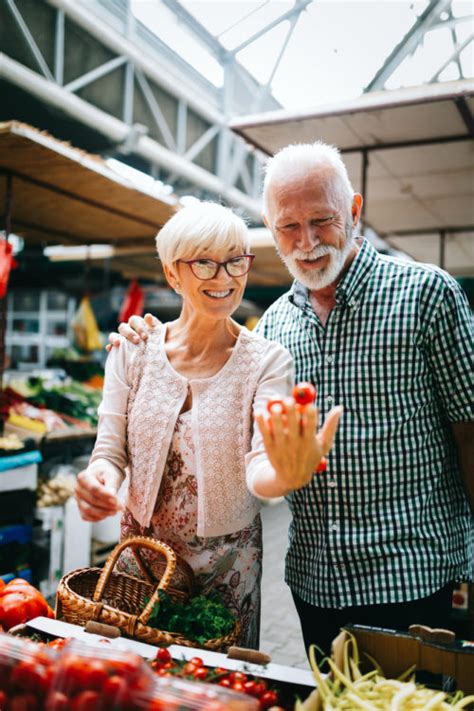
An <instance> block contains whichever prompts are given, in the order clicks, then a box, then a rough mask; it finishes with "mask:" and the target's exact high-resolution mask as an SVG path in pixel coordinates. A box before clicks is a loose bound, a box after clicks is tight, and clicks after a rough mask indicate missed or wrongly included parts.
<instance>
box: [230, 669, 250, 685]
mask: <svg viewBox="0 0 474 711" xmlns="http://www.w3.org/2000/svg"><path fill="white" fill-rule="evenodd" d="M229 679H230V681H231V682H232V684H233V683H234V682H236V681H241V682H242V683H243V682H244V681H247V674H243V673H242V672H239V671H235V672H231V673H230V674H229Z"/></svg>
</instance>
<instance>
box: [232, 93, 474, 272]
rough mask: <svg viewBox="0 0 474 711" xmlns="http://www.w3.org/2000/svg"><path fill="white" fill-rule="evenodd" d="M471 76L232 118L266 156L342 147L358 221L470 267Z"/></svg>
mask: <svg viewBox="0 0 474 711" xmlns="http://www.w3.org/2000/svg"><path fill="white" fill-rule="evenodd" d="M473 110H474V82H473V81H472V80H462V81H456V82H446V83H443V84H429V85H424V86H420V87H411V88H406V89H400V90H397V91H385V92H377V93H368V94H364V95H363V96H361V97H359V98H358V99H355V100H353V101H350V102H345V103H344V104H336V105H331V106H323V107H318V108H316V109H308V110H306V111H298V112H291V111H287V110H279V111H272V112H269V113H265V114H259V115H253V116H246V117H239V118H238V119H236V120H235V121H233V122H232V123H231V127H232V129H233V130H234V131H235V132H236V133H238V134H240V135H241V136H242V137H243V138H244V139H245V140H246V141H247V142H249V143H251V144H252V145H254V146H255V147H256V148H258V149H260V150H262V151H264V152H265V153H267V154H268V155H272V154H274V153H275V152H276V151H278V150H279V149H280V148H282V147H283V146H286V145H287V144H289V143H305V142H313V141H315V140H318V139H321V140H323V141H325V142H327V143H332V144H334V145H336V146H338V148H339V149H340V150H341V152H342V153H343V158H344V161H345V163H346V165H347V168H348V171H349V176H350V178H351V180H352V183H353V186H354V188H355V190H357V191H360V192H362V193H363V194H364V197H365V216H364V217H365V223H366V224H367V225H369V226H371V227H372V228H373V229H374V230H375V231H376V232H377V233H378V234H379V235H380V236H381V237H383V238H384V239H385V240H386V241H387V242H388V243H389V244H391V245H392V246H394V247H395V248H397V249H399V250H402V251H404V252H406V253H408V254H409V255H411V256H412V257H414V258H415V259H417V260H419V261H423V262H430V263H434V264H440V265H441V266H443V267H444V268H445V269H447V270H448V271H450V272H451V273H453V274H455V275H474V200H473V197H474V164H473V141H472V139H473V136H474V121H473Z"/></svg>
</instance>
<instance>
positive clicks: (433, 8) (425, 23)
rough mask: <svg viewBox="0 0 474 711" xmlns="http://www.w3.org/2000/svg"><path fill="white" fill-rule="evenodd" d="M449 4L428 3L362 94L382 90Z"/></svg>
mask: <svg viewBox="0 0 474 711" xmlns="http://www.w3.org/2000/svg"><path fill="white" fill-rule="evenodd" d="M450 4H451V0H431V1H430V3H429V5H428V7H427V8H426V9H425V10H424V11H423V12H422V13H421V15H420V16H419V17H418V18H417V20H416V22H415V23H414V24H413V25H412V27H411V28H410V29H409V30H408V32H407V33H406V35H405V36H404V38H403V39H402V41H401V42H399V43H398V44H397V46H396V47H395V48H394V49H393V51H392V52H391V54H390V55H389V56H388V57H387V59H386V60H385V62H384V63H383V65H382V67H381V68H380V69H379V70H378V72H377V73H376V74H375V76H374V77H373V79H372V80H371V81H370V82H369V83H368V84H367V86H366V87H365V89H364V92H368V91H377V90H379V89H383V88H384V86H385V82H386V81H387V79H388V78H389V77H390V76H391V75H392V74H393V72H394V71H395V69H396V68H397V67H398V66H399V65H400V64H401V63H402V62H403V60H404V59H405V58H406V57H408V56H409V55H410V54H412V53H413V52H414V51H415V49H416V48H417V46H418V44H419V43H420V40H421V39H422V37H423V35H424V34H425V33H426V32H427V31H428V30H429V29H431V28H432V26H433V25H435V24H436V23H437V20H438V19H439V16H440V14H441V12H443V10H444V9H445V8H446V7H447V6H448V5H450Z"/></svg>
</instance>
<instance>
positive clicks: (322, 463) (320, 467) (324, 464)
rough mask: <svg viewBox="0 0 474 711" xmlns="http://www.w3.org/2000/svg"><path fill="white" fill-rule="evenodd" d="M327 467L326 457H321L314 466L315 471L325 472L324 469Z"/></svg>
mask: <svg viewBox="0 0 474 711" xmlns="http://www.w3.org/2000/svg"><path fill="white" fill-rule="evenodd" d="M327 468H328V460H327V459H326V457H321V461H320V462H319V464H318V466H317V467H316V471H317V472H325V471H326V469H327Z"/></svg>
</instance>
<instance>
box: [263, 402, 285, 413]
mask: <svg viewBox="0 0 474 711" xmlns="http://www.w3.org/2000/svg"><path fill="white" fill-rule="evenodd" d="M267 410H268V412H269V413H270V414H271V413H272V412H273V413H274V414H277V413H282V414H283V413H284V412H285V403H284V402H283V400H269V401H268V402H267Z"/></svg>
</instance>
